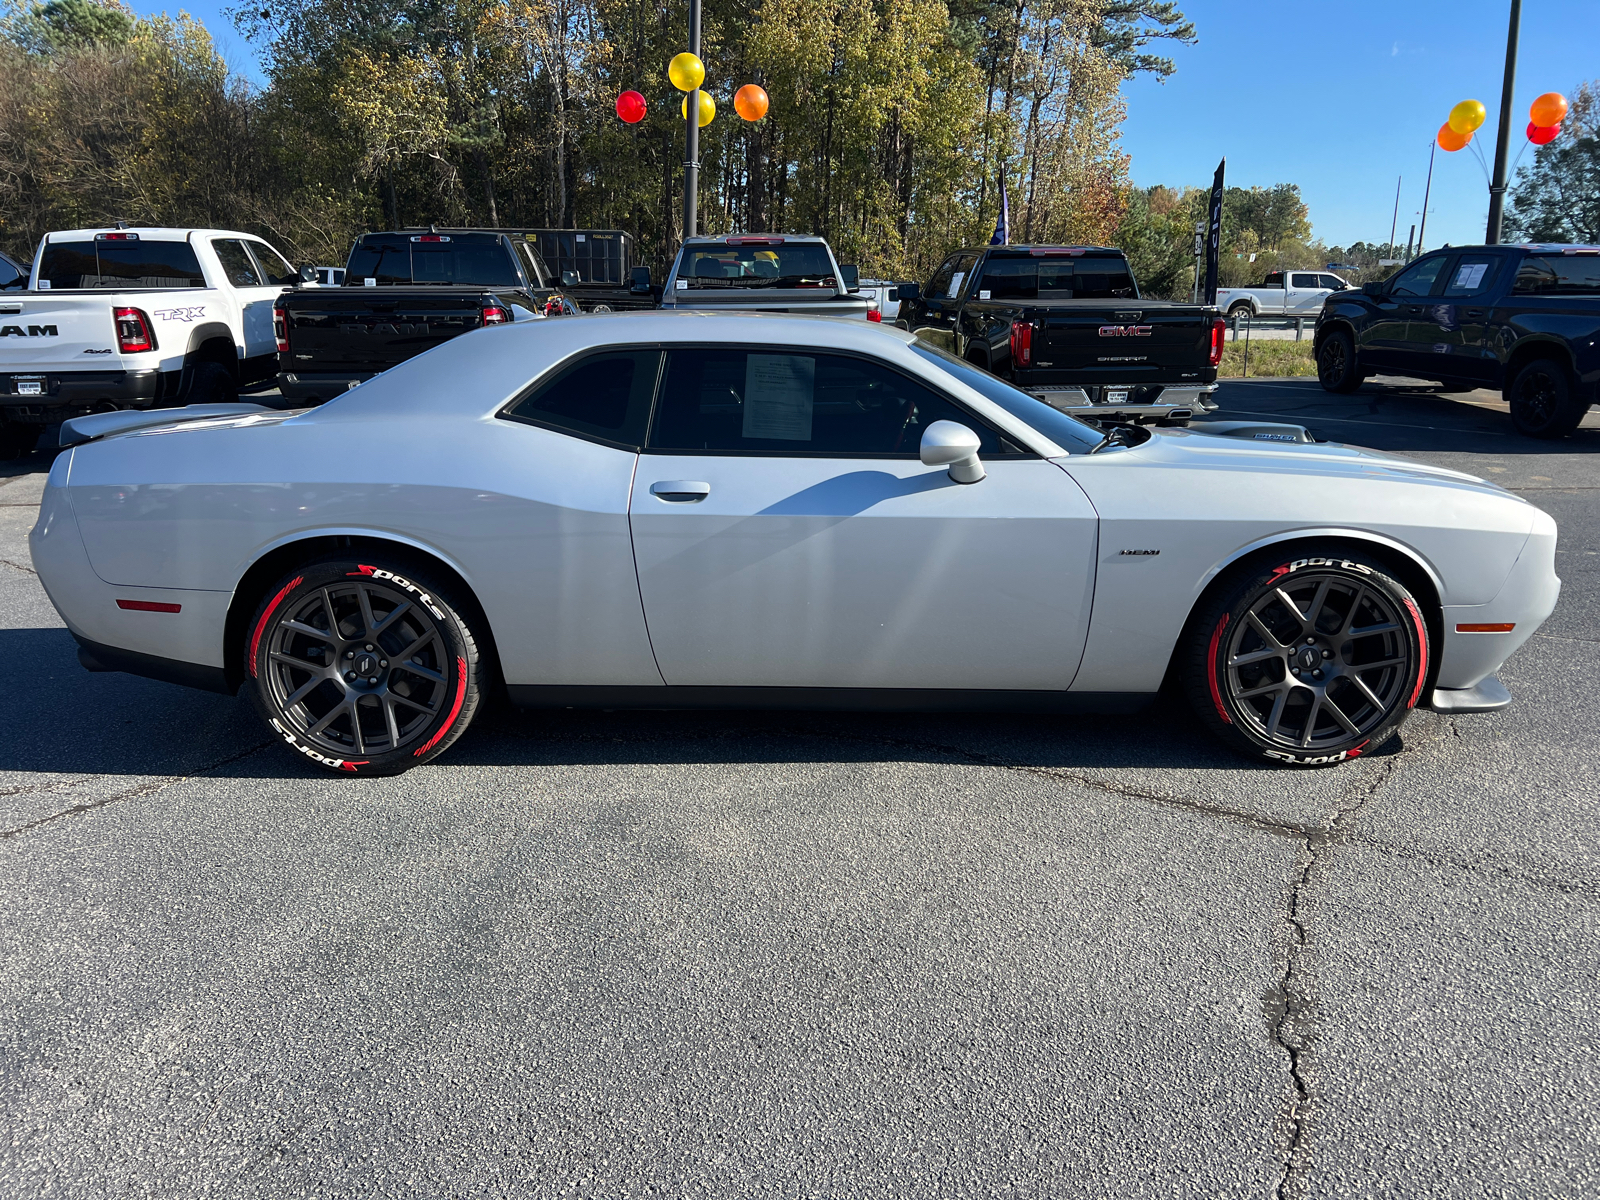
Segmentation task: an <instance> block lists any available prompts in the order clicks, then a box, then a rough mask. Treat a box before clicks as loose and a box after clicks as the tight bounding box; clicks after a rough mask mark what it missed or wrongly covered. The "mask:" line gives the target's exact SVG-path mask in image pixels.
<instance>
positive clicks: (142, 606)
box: [117, 600, 183, 613]
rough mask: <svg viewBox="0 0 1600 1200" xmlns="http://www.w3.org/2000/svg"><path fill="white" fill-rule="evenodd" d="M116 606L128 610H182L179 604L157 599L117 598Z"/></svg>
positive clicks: (171, 611) (167, 611) (173, 611)
mask: <svg viewBox="0 0 1600 1200" xmlns="http://www.w3.org/2000/svg"><path fill="white" fill-rule="evenodd" d="M117 607H118V608H124V609H127V610H128V611H129V612H164V613H175V612H182V611H183V605H181V604H163V603H161V602H160V601H159V600H118V601H117Z"/></svg>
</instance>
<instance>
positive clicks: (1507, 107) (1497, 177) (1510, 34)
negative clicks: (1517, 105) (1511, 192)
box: [1483, 0, 1522, 246]
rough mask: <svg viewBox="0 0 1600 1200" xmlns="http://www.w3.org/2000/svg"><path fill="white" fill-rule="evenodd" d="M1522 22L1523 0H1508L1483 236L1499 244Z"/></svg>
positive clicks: (1485, 239)
mask: <svg viewBox="0 0 1600 1200" xmlns="http://www.w3.org/2000/svg"><path fill="white" fill-rule="evenodd" d="M1521 25H1522V0H1511V28H1510V29H1508V30H1507V31H1506V78H1505V83H1504V84H1503V85H1502V86H1501V88H1500V134H1499V136H1498V137H1497V138H1495V143H1494V182H1493V183H1491V184H1490V185H1489V228H1488V231H1487V232H1486V233H1485V234H1484V235H1483V240H1484V241H1485V242H1487V243H1488V244H1489V245H1491V246H1498V245H1499V244H1500V224H1501V219H1502V218H1503V217H1504V216H1505V205H1506V153H1507V151H1508V150H1509V149H1510V143H1511V93H1512V91H1513V90H1515V88H1516V84H1517V31H1518V29H1519V28H1520V26H1521Z"/></svg>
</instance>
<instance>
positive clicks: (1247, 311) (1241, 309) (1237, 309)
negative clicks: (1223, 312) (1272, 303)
mask: <svg viewBox="0 0 1600 1200" xmlns="http://www.w3.org/2000/svg"><path fill="white" fill-rule="evenodd" d="M1255 315H1256V314H1255V310H1254V309H1252V308H1251V307H1250V306H1249V305H1248V304H1235V305H1234V306H1233V307H1232V308H1230V309H1229V310H1228V324H1230V325H1231V324H1233V322H1234V321H1236V320H1238V319H1239V318H1240V317H1244V318H1245V319H1246V320H1249V319H1251V318H1253V317H1254V316H1255Z"/></svg>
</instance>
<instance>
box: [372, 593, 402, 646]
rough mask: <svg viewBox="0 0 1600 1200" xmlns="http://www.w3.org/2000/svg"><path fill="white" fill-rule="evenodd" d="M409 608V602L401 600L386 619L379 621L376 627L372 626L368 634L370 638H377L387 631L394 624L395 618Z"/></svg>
mask: <svg viewBox="0 0 1600 1200" xmlns="http://www.w3.org/2000/svg"><path fill="white" fill-rule="evenodd" d="M410 607H411V601H409V600H402V601H401V602H400V603H399V604H398V605H396V606H395V608H394V610H393V611H392V612H390V614H389V615H388V616H387V617H385V618H384V619H383V620H381V621H379V622H378V623H377V624H376V625H374V626H373V627H372V629H371V632H370V636H371V637H374V638H375V637H377V636H378V635H379V634H380V633H382V632H383V631H384V630H386V629H388V628H389V626H391V625H393V624H394V621H395V618H396V617H398V616H399V615H400V614H401V613H403V612H405V611H406V610H407V609H409V608H410Z"/></svg>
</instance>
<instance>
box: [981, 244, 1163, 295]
mask: <svg viewBox="0 0 1600 1200" xmlns="http://www.w3.org/2000/svg"><path fill="white" fill-rule="evenodd" d="M978 289H979V293H980V297H981V293H983V292H988V293H989V298H990V299H991V300H1119V299H1126V298H1128V297H1133V296H1137V295H1138V291H1137V289H1136V288H1135V287H1134V283H1133V276H1132V275H1130V274H1129V273H1128V262H1127V260H1126V259H1124V258H1122V257H1121V256H1120V255H1118V256H1111V255H1106V254H1101V255H1089V256H1085V257H1082V258H1068V257H1065V256H1059V257H1058V256H1049V255H1045V256H1038V257H1034V256H1029V257H1028V258H991V259H990V260H989V261H988V262H987V263H985V264H984V268H983V279H982V281H981V282H980V283H979V284H978Z"/></svg>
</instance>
